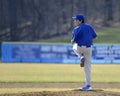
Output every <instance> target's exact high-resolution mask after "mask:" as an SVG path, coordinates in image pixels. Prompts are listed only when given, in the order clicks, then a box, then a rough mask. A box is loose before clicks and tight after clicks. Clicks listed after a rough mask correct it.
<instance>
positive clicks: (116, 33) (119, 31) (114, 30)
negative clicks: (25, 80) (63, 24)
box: [43, 27, 120, 44]
mask: <svg viewBox="0 0 120 96" xmlns="http://www.w3.org/2000/svg"><path fill="white" fill-rule="evenodd" d="M96 31H97V34H98V39H97V40H95V43H99V44H101V43H104V44H106V43H110V44H119V43H120V28H119V27H111V28H104V29H100V30H97V29H96ZM70 40H71V33H70V34H69V35H67V36H62V37H61V36H60V37H57V38H52V39H48V40H43V42H51V43H53V42H60V43H70Z"/></svg>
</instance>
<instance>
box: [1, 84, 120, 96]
mask: <svg viewBox="0 0 120 96" xmlns="http://www.w3.org/2000/svg"><path fill="white" fill-rule="evenodd" d="M83 85H84V83H0V88H43V89H44V88H60V89H62V88H64V89H65V88H66V89H67V88H69V89H71V90H65V91H46V90H44V91H41V92H26V93H12V94H8V93H5V94H0V96H120V92H111V91H104V90H103V89H118V90H120V83H93V90H92V91H79V90H78V88H79V87H80V86H83Z"/></svg>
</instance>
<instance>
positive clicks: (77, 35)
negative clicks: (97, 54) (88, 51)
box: [72, 23, 97, 46]
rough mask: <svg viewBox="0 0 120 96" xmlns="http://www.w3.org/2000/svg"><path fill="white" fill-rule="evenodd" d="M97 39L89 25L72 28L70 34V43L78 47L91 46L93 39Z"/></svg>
mask: <svg viewBox="0 0 120 96" xmlns="http://www.w3.org/2000/svg"><path fill="white" fill-rule="evenodd" d="M96 37H97V34H96V32H95V30H94V29H93V28H92V27H91V26H90V25H89V24H85V23H83V24H81V25H79V26H77V27H76V28H74V30H73V33H72V41H73V42H76V43H77V44H78V46H82V45H84V46H91V45H93V39H94V38H96Z"/></svg>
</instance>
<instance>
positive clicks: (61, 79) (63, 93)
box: [0, 63, 120, 96]
mask: <svg viewBox="0 0 120 96" xmlns="http://www.w3.org/2000/svg"><path fill="white" fill-rule="evenodd" d="M84 78H85V77H84V71H83V68H80V67H79V64H40V63H3V64H2V63H1V64H0V96H120V65H119V64H92V87H93V90H92V91H88V92H86V91H79V90H78V88H79V87H81V86H84V84H85V83H84V81H85V80H84Z"/></svg>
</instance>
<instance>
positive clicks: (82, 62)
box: [80, 56, 85, 67]
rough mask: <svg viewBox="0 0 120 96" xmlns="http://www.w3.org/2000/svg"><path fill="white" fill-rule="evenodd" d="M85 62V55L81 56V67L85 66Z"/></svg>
mask: <svg viewBox="0 0 120 96" xmlns="http://www.w3.org/2000/svg"><path fill="white" fill-rule="evenodd" d="M84 62H85V57H84V56H81V59H80V67H84Z"/></svg>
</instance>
